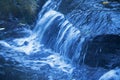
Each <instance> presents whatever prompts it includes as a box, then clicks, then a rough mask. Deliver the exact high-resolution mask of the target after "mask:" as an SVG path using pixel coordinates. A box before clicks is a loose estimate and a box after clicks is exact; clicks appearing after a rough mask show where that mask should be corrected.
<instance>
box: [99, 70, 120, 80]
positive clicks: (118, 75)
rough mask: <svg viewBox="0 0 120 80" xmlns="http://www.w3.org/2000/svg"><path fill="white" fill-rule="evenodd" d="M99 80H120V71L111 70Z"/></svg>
mask: <svg viewBox="0 0 120 80" xmlns="http://www.w3.org/2000/svg"><path fill="white" fill-rule="evenodd" d="M99 80H120V69H114V70H110V71H108V72H107V73H105V74H103V76H101V77H100V79H99Z"/></svg>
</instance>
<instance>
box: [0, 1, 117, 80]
mask: <svg viewBox="0 0 120 80" xmlns="http://www.w3.org/2000/svg"><path fill="white" fill-rule="evenodd" d="M61 2H62V1H61V0H60V1H57V0H56V1H54V0H48V1H47V2H46V4H45V5H44V6H43V8H42V10H41V11H40V12H39V15H38V20H37V21H36V26H35V27H34V29H33V30H30V32H31V33H30V34H31V35H30V36H29V37H24V38H15V39H12V40H9V41H8V40H7V41H6V40H1V41H0V46H1V47H3V49H1V50H0V51H1V52H0V55H2V56H4V57H5V59H9V58H11V60H12V59H13V60H15V61H17V62H19V63H20V64H19V65H17V66H24V67H25V68H29V69H30V70H33V71H37V73H40V75H39V76H41V77H42V78H41V79H39V78H36V77H32V78H31V79H27V77H23V78H26V79H23V78H22V80H98V79H99V77H100V76H101V74H103V73H104V72H105V70H104V69H102V68H99V69H98V68H95V69H92V68H90V67H88V66H86V65H80V62H81V60H83V61H84V57H85V54H84V55H83V54H82V52H81V50H82V45H83V43H84V42H85V40H86V37H88V36H93V35H94V33H96V35H98V34H101V33H102V34H103V33H105V32H106V30H107V28H105V29H104V30H103V29H101V28H103V27H105V26H107V27H108V26H109V25H108V24H107V23H106V24H105V22H106V21H105V20H107V19H105V20H103V21H102V22H101V21H99V19H96V20H95V19H94V20H92V18H89V16H88V14H89V15H94V13H91V12H90V11H87V12H88V13H87V12H85V13H86V14H83V13H82V12H81V10H80V11H79V10H78V11H77V12H76V10H74V11H72V12H71V13H68V14H67V15H64V14H62V13H60V12H59V11H57V10H58V8H59V5H60V3H61ZM78 7H79V6H78ZM76 9H77V8H76ZM80 12H81V15H80ZM77 13H78V14H77ZM100 13H102V12H100ZM76 15H79V16H78V17H75V16H76ZM82 15H84V16H82ZM98 15H99V14H97V15H96V17H98ZM104 15H105V14H103V15H100V16H99V18H100V19H103V16H104ZM86 16H87V17H86ZM84 17H85V18H84ZM73 18H74V19H73ZM86 18H88V19H89V20H88V22H85V21H87V20H86ZM76 21H78V22H79V23H77V22H76ZM90 21H93V23H90ZM96 21H98V23H96V24H94V23H95V22H96ZM75 23H76V24H75ZM83 23H84V24H83ZM86 23H87V24H86ZM103 23H104V25H102V27H100V25H101V24H103ZM117 23H118V22H116V24H117ZM93 24H94V26H96V28H94V29H93V27H91V26H93ZM78 26H79V27H78ZM113 26H114V25H113ZM117 26H118V25H117ZM81 27H84V28H82V29H81ZM108 33H109V31H108ZM18 69H19V68H18ZM92 72H94V73H92ZM29 73H30V72H29ZM90 74H92V76H93V77H92V76H91V75H90ZM34 75H35V74H34ZM88 78H89V79H88Z"/></svg>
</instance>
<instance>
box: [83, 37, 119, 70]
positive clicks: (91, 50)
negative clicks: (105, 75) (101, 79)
mask: <svg viewBox="0 0 120 80" xmlns="http://www.w3.org/2000/svg"><path fill="white" fill-rule="evenodd" d="M84 48H86V50H85V49H84V50H85V51H83V52H84V55H85V59H84V63H85V64H87V65H89V66H92V67H103V68H107V69H109V68H115V67H120V36H118V35H100V36H96V37H95V38H93V40H91V41H88V42H87V43H86V44H85V46H84Z"/></svg>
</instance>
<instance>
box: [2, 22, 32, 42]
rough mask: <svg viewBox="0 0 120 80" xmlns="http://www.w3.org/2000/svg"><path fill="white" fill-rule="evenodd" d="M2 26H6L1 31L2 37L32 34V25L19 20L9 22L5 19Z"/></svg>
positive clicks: (18, 36)
mask: <svg viewBox="0 0 120 80" xmlns="http://www.w3.org/2000/svg"><path fill="white" fill-rule="evenodd" d="M0 28H4V29H3V30H1V31H0V39H1V40H2V39H6V38H20V37H26V36H29V35H30V34H31V30H30V28H31V26H30V25H28V24H23V23H19V22H7V21H4V22H3V23H1V24H0Z"/></svg>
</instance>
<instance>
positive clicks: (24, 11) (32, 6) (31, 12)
mask: <svg viewBox="0 0 120 80" xmlns="http://www.w3.org/2000/svg"><path fill="white" fill-rule="evenodd" d="M45 2H46V0H27V1H25V0H0V20H6V21H17V20H18V21H20V22H22V23H29V24H32V23H33V22H34V21H35V20H36V18H37V14H38V11H40V9H41V8H42V6H43V4H44V3H45Z"/></svg>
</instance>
